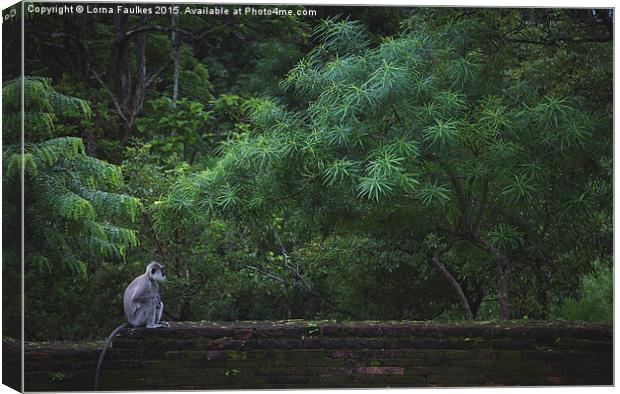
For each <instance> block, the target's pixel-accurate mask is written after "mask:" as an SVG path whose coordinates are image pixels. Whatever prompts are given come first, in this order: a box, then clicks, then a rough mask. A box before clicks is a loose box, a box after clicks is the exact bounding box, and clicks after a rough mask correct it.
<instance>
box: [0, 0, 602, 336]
mask: <svg viewBox="0 0 620 394" xmlns="http://www.w3.org/2000/svg"><path fill="white" fill-rule="evenodd" d="M308 8H312V9H316V10H317V11H318V15H317V16H316V17H307V16H306V17H301V16H300V17H297V16H294V17H284V16H272V17H252V16H234V17H233V16H229V17H221V16H220V17H213V16H211V17H210V16H200V15H179V16H169V15H168V16H154V15H150V16H149V15H140V16H136V15H123V14H116V15H86V14H84V15H81V16H76V15H71V16H70V17H66V18H63V17H58V16H54V17H45V16H40V15H34V16H32V15H31V16H27V17H26V20H25V21H24V22H25V29H26V34H25V37H26V38H25V40H26V42H25V43H24V45H25V48H26V53H25V70H26V71H25V74H26V76H25V77H23V79H22V77H20V62H19V57H18V56H16V55H15V54H16V53H19V48H20V45H21V43H20V38H19V37H20V27H19V24H20V23H19V22H20V21H19V18H14V19H13V20H11V21H8V22H5V23H4V24H3V27H2V28H3V40H4V47H3V48H4V49H3V50H4V53H3V62H4V68H3V90H2V97H3V106H2V111H3V114H2V116H3V125H4V126H3V130H2V133H3V140H4V145H3V161H2V163H3V178H2V187H3V217H2V222H3V231H4V232H3V233H4V240H3V245H4V248H3V278H4V287H3V288H4V294H3V297H4V303H3V306H4V308H3V314H4V316H3V317H4V325H3V327H4V334H5V335H13V336H19V335H20V334H19V333H20V325H19V324H20V322H19V319H18V318H17V317H18V316H19V314H20V310H21V306H20V304H19V302H18V298H17V295H18V294H19V293H20V291H21V290H20V284H21V281H20V276H19V275H20V270H21V259H20V234H21V231H20V227H21V223H20V220H21V219H20V198H21V197H20V190H21V186H20V174H21V173H22V171H23V174H24V185H23V187H24V190H25V196H24V200H25V201H24V203H25V205H24V211H25V222H24V230H25V245H24V246H25V259H24V261H25V284H26V287H25V313H26V316H25V327H24V329H25V335H26V338H28V339H38V340H42V339H71V338H100V337H102V336H104V335H106V334H107V333H108V332H109V331H110V330H111V329H112V328H113V327H115V326H116V325H118V324H119V323H120V322H121V321H122V320H123V311H122V293H123V290H124V288H125V286H126V285H127V284H128V282H129V281H131V279H132V278H133V277H134V276H137V275H139V274H141V273H142V272H143V270H144V267H145V266H146V264H147V263H148V262H149V261H151V260H152V259H155V260H157V261H159V262H161V263H163V264H164V265H165V266H166V268H167V271H168V276H169V278H168V281H167V283H166V284H165V285H164V288H163V299H164V300H165V303H166V311H165V314H164V317H165V318H166V319H167V320H174V321H181V320H194V321H199V320H236V319H240V320H258V319H291V318H304V319H377V320H378V319H412V320H431V319H433V320H462V319H476V320H493V319H576V320H607V321H609V320H612V318H613V308H612V305H613V275H612V268H613V266H612V264H613V261H612V249H613V246H612V245H613V243H612V240H613V224H612V193H613V189H612V178H613V173H612V171H613V170H612V157H613V156H612V154H613V152H612V137H613V135H612V115H613V90H612V76H613V69H612V60H613V42H612V36H613V34H612V31H613V25H612V24H613V15H612V12H611V11H610V10H587V9H579V10H576V9H557V10H551V9H473V8H469V9H468V8H459V9H450V8H439V9H433V8H396V7H394V8H388V7H385V8H369V7H329V8H328V7H308ZM293 9H295V10H297V9H301V7H299V6H298V7H294V8H293ZM22 83H23V86H24V100H25V115H24V123H25V146H24V152H23V155H22V152H20V125H21V115H20V90H21V86H22Z"/></svg>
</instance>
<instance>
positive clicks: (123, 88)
mask: <svg viewBox="0 0 620 394" xmlns="http://www.w3.org/2000/svg"><path fill="white" fill-rule="evenodd" d="M126 32H127V15H125V14H122V13H116V14H114V33H115V36H116V40H115V42H114V50H113V53H112V57H113V58H116V64H115V67H114V74H115V77H116V89H115V90H116V97H117V98H118V104H119V109H120V111H121V113H120V114H119V116H121V117H123V118H124V120H125V125H124V127H123V128H122V129H121V130H120V139H121V140H122V141H124V140H126V139H127V134H128V133H129V128H128V126H127V119H128V118H127V115H129V113H127V108H128V107H130V106H131V85H132V81H131V52H130V51H129V42H128V41H127V40H126V39H125V34H126Z"/></svg>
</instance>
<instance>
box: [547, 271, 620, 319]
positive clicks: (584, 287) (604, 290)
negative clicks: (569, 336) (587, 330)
mask: <svg viewBox="0 0 620 394" xmlns="http://www.w3.org/2000/svg"><path fill="white" fill-rule="evenodd" d="M593 265H594V270H593V271H592V272H591V273H589V274H586V275H584V276H583V278H582V279H581V284H580V286H579V292H578V293H577V297H576V298H568V299H565V300H564V301H563V302H562V303H560V304H559V305H558V306H556V307H555V308H554V309H553V311H552V313H551V314H552V317H553V318H555V319H565V320H585V321H608V322H609V321H613V319H614V307H613V305H614V303H613V299H614V282H613V281H614V275H613V270H612V269H611V266H610V264H609V263H604V262H600V261H596V262H595V263H594V264H593Z"/></svg>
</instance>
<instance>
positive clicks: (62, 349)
mask: <svg viewBox="0 0 620 394" xmlns="http://www.w3.org/2000/svg"><path fill="white" fill-rule="evenodd" d="M612 341H613V328H612V326H611V325H610V324H601V325H596V324H584V323H560V322H553V323H550V322H508V323H506V322H502V323H496V322H492V323H424V322H347V323H334V322H307V321H283V322H221V323H174V324H172V327H170V328H164V329H150V330H148V329H144V328H139V329H126V330H123V331H122V332H121V334H120V335H119V336H118V337H117V338H116V340H115V341H114V345H113V348H112V349H111V350H110V351H109V352H108V356H107V357H106V361H105V363H104V365H103V367H102V370H103V372H102V374H101V383H100V389H101V390H136V389H150V390H153V389H169V390H170V389H224V388H226V389H232V388H235V389H242V388H315V387H387V386H390V387H397V386H410V387H413V386H472V385H473V386H479V385H484V386H487V385H527V386H544V385H572V384H578V385H611V384H613V344H612ZM5 342H6V341H5ZM5 345H6V343H5ZM101 346H102V342H56V343H26V345H25V360H26V364H25V386H26V387H25V388H26V390H28V391H41V390H55V391H64V390H91V389H92V387H93V379H94V371H95V365H96V361H97V357H98V355H99V351H100V348H101ZM5 349H7V348H6V346H5ZM9 351H10V349H9ZM5 352H6V350H5Z"/></svg>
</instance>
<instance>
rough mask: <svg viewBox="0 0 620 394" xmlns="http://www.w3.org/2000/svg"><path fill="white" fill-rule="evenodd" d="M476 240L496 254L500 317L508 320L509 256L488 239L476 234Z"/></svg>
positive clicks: (485, 248)
mask: <svg viewBox="0 0 620 394" xmlns="http://www.w3.org/2000/svg"><path fill="white" fill-rule="evenodd" d="M475 240H476V242H477V243H478V245H479V246H480V247H482V249H484V250H486V251H487V252H489V253H491V254H492V255H494V256H495V260H496V262H497V284H498V289H499V290H498V292H499V317H500V319H502V320H508V319H510V311H509V307H508V257H506V255H505V254H503V253H502V252H501V251H500V250H499V249H497V248H496V247H495V246H493V245H492V244H491V243H490V242H489V241H487V240H486V239H484V238H482V237H480V236H476V237H475Z"/></svg>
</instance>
